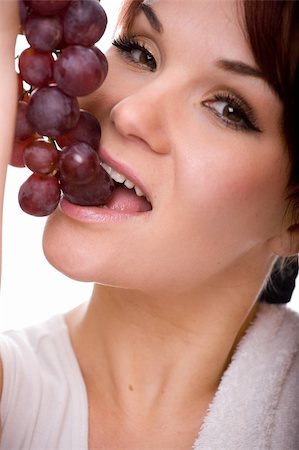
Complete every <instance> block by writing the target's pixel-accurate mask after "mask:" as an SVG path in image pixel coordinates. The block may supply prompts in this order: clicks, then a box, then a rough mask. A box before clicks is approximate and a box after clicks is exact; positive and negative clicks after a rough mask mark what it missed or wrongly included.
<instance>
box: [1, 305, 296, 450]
mask: <svg viewBox="0 0 299 450" xmlns="http://www.w3.org/2000/svg"><path fill="white" fill-rule="evenodd" d="M0 354H1V358H2V361H3V371H4V386H3V394H2V401H1V405H0V416H1V424H2V438H1V442H0V450H88V404H87V395H86V389H85V385H84V381H83V378H82V374H81V371H80V368H79V365H78V362H77V360H76V357H75V354H74V352H73V349H72V346H71V342H70V338H69V334H68V329H67V326H66V323H65V321H64V318H63V316H62V315H59V316H55V317H54V318H52V319H50V320H49V321H47V322H45V323H43V324H40V325H38V326H34V327H30V328H27V329H25V330H21V331H9V332H6V333H3V334H2V336H1V337H0ZM99 426H100V424H99ZM116 431H117V430H116ZM193 448H194V449H195V450H298V449H299V316H298V314H297V313H295V312H293V311H291V310H289V309H288V308H286V307H285V306H274V305H267V304H264V305H261V309H260V312H259V314H258V316H257V317H256V319H255V320H254V322H253V324H252V325H251V326H250V328H249V329H248V330H247V333H246V335H245V336H244V337H243V338H242V340H241V341H240V343H239V345H238V348H237V350H236V352H235V354H234V356H233V359H232V361H231V363H230V365H229V367H228V369H227V370H226V372H225V373H224V375H223V378H222V380H221V383H220V385H219V388H218V390H217V393H216V395H215V397H214V400H213V402H212V404H211V405H210V408H209V411H208V413H207V415H206V418H205V420H204V423H203V425H202V427H201V429H200V432H199V436H198V439H197V440H196V442H195V443H194V446H193ZM119 450H121V449H119ZM151 450H161V449H158V448H157V449H151ZM190 450H191V449H190Z"/></svg>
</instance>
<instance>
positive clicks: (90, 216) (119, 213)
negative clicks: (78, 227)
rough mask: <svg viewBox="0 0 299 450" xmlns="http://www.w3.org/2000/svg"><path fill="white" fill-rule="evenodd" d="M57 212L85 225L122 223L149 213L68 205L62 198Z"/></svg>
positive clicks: (148, 211)
mask: <svg viewBox="0 0 299 450" xmlns="http://www.w3.org/2000/svg"><path fill="white" fill-rule="evenodd" d="M59 210H60V211H61V212H63V213H64V214H65V215H66V216H68V217H70V218H72V219H75V220H77V221H79V222H85V223H95V224H97V223H109V222H122V221H126V220H128V219H132V218H137V217H141V216H143V217H145V216H147V215H149V214H150V213H151V211H150V210H146V211H134V212H128V211H125V210H121V209H111V208H109V207H107V206H99V207H98V206H80V205H74V204H73V203H70V202H69V201H68V200H66V199H65V198H62V199H61V201H60V204H59Z"/></svg>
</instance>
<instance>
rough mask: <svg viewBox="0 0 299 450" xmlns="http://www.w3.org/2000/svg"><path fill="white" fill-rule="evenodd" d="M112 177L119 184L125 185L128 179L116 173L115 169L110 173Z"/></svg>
mask: <svg viewBox="0 0 299 450" xmlns="http://www.w3.org/2000/svg"><path fill="white" fill-rule="evenodd" d="M110 177H111V178H112V179H113V180H114V181H116V182H117V183H123V182H124V181H125V179H126V177H125V176H124V175H122V174H121V173H118V172H116V170H113V169H112V170H111V172H110Z"/></svg>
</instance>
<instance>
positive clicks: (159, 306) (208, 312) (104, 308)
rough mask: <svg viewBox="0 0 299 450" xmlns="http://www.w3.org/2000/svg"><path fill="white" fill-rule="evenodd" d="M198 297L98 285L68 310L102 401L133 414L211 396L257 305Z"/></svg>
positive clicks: (174, 408) (88, 374) (189, 406)
mask: <svg viewBox="0 0 299 450" xmlns="http://www.w3.org/2000/svg"><path fill="white" fill-rule="evenodd" d="M226 294H227V293H226ZM230 294H231V293H230ZM201 297H202V298H200V299H199V298H192V296H186V297H185V299H182V298H180V299H179V298H172V299H167V300H165V297H164V298H163V299H161V298H160V299H158V298H155V299H154V298H149V297H148V296H146V295H145V294H142V293H140V292H132V291H126V290H121V289H114V288H108V287H103V286H95V288H94V291H93V294H92V298H91V300H90V302H89V304H88V305H84V306H81V307H79V308H77V309H76V310H74V311H72V312H71V313H69V314H67V316H66V319H67V322H68V325H69V328H70V334H71V339H72V341H73V345H74V350H75V352H76V354H77V357H78V360H79V364H80V366H81V370H82V373H83V376H84V378H85V381H86V382H87V383H89V384H90V385H92V386H93V390H96V391H97V394H98V395H99V396H100V397H101V399H102V402H103V404H107V405H111V404H114V405H115V408H117V409H118V408H119V410H125V411H126V412H127V413H128V414H129V415H130V412H131V413H132V415H133V414H134V415H135V416H136V411H138V409H140V410H142V411H143V413H146V411H147V412H150V411H155V413H157V411H159V410H161V411H163V410H164V408H166V410H165V411H164V412H166V411H167V410H168V411H172V412H173V413H175V411H179V410H181V409H182V408H185V409H186V410H187V409H189V410H190V409H192V408H193V407H196V405H197V404H198V402H199V401H200V399H204V398H211V396H213V394H214V393H215V391H216V389H217V386H218V384H219V382H220V379H221V376H222V374H223V372H224V370H225V369H226V367H227V365H228V363H229V361H230V358H231V355H232V353H233V351H234V349H235V346H236V345H237V343H238V342H239V340H240V338H241V337H242V335H243V334H244V332H245V330H246V329H247V327H248V325H249V323H250V322H251V321H252V319H253V317H254V315H255V313H256V310H257V306H256V305H255V304H254V301H253V300H252V298H254V296H251V297H250V296H248V298H244V299H242V301H240V298H236V296H232V295H229V296H228V295H227V298H226V295H225V294H224V295H223V296H222V298H218V301H216V298H215V297H216V294H215V292H214V293H213V294H212V297H214V298H211V295H210V298H209V300H208V299H207V298H208V297H206V295H205V294H203V295H202V296H201Z"/></svg>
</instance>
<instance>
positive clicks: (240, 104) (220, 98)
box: [112, 36, 262, 132]
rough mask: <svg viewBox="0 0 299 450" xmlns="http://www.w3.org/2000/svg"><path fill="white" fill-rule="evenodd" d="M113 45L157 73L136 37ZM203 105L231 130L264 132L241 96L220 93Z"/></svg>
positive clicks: (129, 57) (122, 37)
mask: <svg viewBox="0 0 299 450" xmlns="http://www.w3.org/2000/svg"><path fill="white" fill-rule="evenodd" d="M112 45H114V46H115V47H116V48H117V50H118V51H119V52H120V53H121V55H122V56H124V57H125V58H126V59H127V60H129V61H130V62H131V63H132V64H137V65H139V66H142V67H144V66H145V65H147V66H148V68H149V69H150V70H151V72H155V70H156V68H157V63H156V61H155V58H154V57H153V55H152V54H151V52H150V51H149V50H148V49H147V48H146V47H145V45H144V44H141V43H140V42H138V40H137V39H136V38H135V36H131V37H128V36H119V37H118V38H116V39H114V40H113V41H112ZM132 50H140V52H142V53H143V54H145V56H146V58H147V61H146V62H145V63H138V62H136V61H135V60H134V58H133V56H132V54H131V52H132ZM217 102H222V103H227V106H228V107H231V108H232V109H233V111H234V112H235V113H237V114H238V116H239V117H240V119H241V123H237V122H234V121H233V120H229V119H227V118H225V117H224V116H223V115H221V114H220V113H219V112H217V110H216V109H215V108H213V107H212V106H211V105H212V104H213V103H217ZM202 105H203V106H204V107H206V108H208V109H210V110H211V112H212V113H213V114H214V115H215V116H217V117H218V118H219V119H220V120H221V121H222V122H223V123H224V125H226V126H227V127H229V128H232V129H234V130H237V131H243V132H262V130H261V129H260V128H259V127H258V126H257V122H256V118H255V115H254V112H253V109H252V108H251V107H250V106H249V105H248V103H247V102H246V100H245V99H244V98H242V97H241V96H240V95H235V94H232V93H231V92H219V93H218V94H216V95H215V96H214V98H213V99H211V100H205V101H203V102H202Z"/></svg>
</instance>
